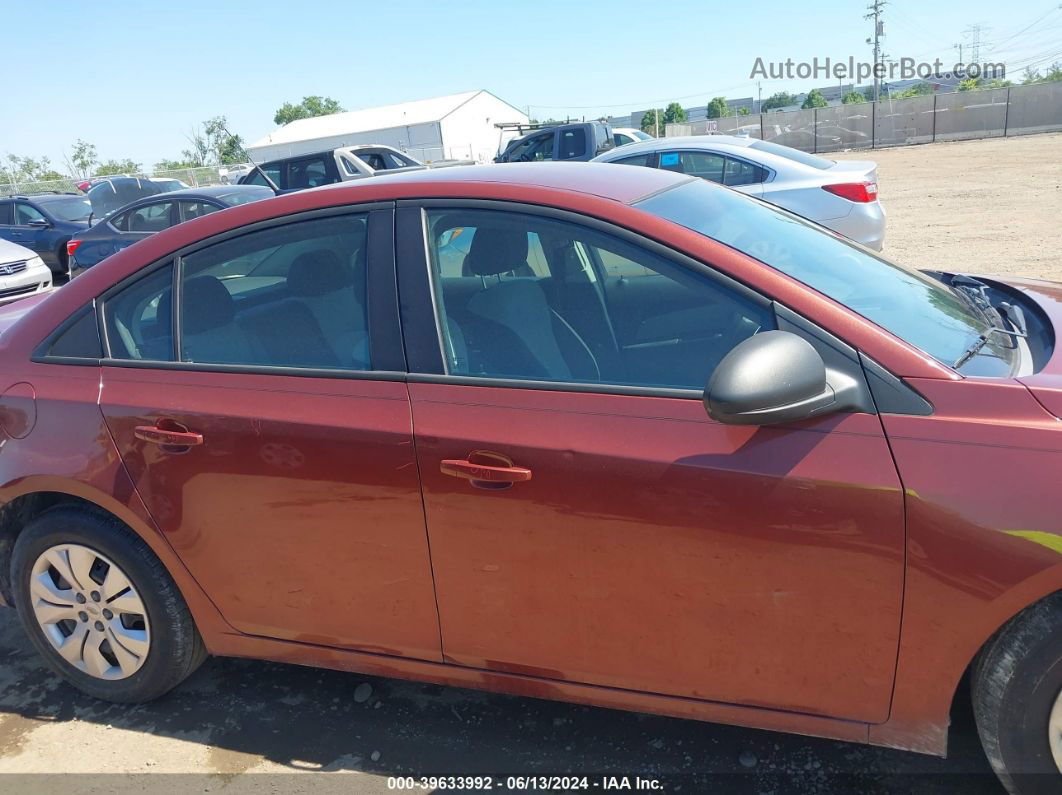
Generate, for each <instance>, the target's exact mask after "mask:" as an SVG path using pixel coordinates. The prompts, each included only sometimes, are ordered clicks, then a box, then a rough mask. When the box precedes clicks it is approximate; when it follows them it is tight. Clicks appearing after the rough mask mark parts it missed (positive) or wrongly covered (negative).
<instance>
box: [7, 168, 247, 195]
mask: <svg viewBox="0 0 1062 795" xmlns="http://www.w3.org/2000/svg"><path fill="white" fill-rule="evenodd" d="M247 168H249V165H247V164H241V165H231V166H203V167H201V168H179V169H175V170H172V171H144V172H138V173H135V174H111V175H108V176H115V177H118V176H122V177H141V178H144V179H176V180H179V181H181V182H183V183H184V184H185V185H187V186H188V187H189V188H198V187H201V186H203V185H224V184H229V183H235V182H236V180H237V179H239V177H240V175H241V174H243V173H245V171H246V169H247ZM101 179H107V177H106V176H101V177H91V178H90V179H89V180H79V179H71V178H66V179H58V180H52V181H48V182H9V183H0V196H8V195H16V194H17V195H24V196H29V195H33V194H36V193H80V192H81V191H80V190H79V189H78V187H77V186H78V184H79V183H84V182H87V181H96V180H101Z"/></svg>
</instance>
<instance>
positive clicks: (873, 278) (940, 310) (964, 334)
mask: <svg viewBox="0 0 1062 795" xmlns="http://www.w3.org/2000/svg"><path fill="white" fill-rule="evenodd" d="M635 206H636V207H639V208H640V209H643V210H646V211H648V212H650V213H653V214H654V215H657V216H660V217H661V218H665V219H667V220H669V221H673V222H674V223H677V224H680V225H682V226H685V227H687V228H689V229H692V230H694V231H695V232H699V233H700V234H702V235H705V236H706V237H710V238H712V239H714V240H718V241H719V242H720V243H725V244H726V245H728V246H731V247H733V248H736V249H737V250H739V251H742V252H744V253H745V254H748V255H749V256H751V257H755V258H756V259H758V260H759V261H760V262H763V263H764V264H766V265H769V266H771V267H772V268H775V269H777V270H780V271H781V272H782V273H785V274H787V275H789V276H792V277H793V278H794V279H797V280H798V281H801V282H803V283H804V284H806V285H808V286H809V287H812V288H814V289H815V290H818V291H819V292H820V293H823V294H825V295H827V296H829V297H830V298H832V299H834V300H835V301H837V302H839V303H841V304H844V305H845V306H847V307H849V308H850V309H852V310H853V311H855V312H858V313H859V314H860V315H862V316H863V317H865V318H867V319H868V320H871V321H873V322H874V323H876V324H878V325H879V326H881V327H882V328H884V329H886V330H888V331H890V332H892V333H893V334H895V335H896V336H897V337H900V338H901V339H903V340H906V341H907V342H909V343H910V344H911V345H914V346H915V347H916V348H919V349H921V350H923V351H925V352H926V353H928V354H929V355H930V356H932V357H933V358H935V359H937V360H938V361H940V362H942V363H944V364H946V365H948V366H949V367H953V366H954V365H955V363H956V362H957V361H959V359H960V358H961V357H962V356H963V354H964V353H966V351H967V350H969V349H970V347H971V346H972V345H973V344H974V343H976V342H977V341H978V339H979V338H980V337H981V335H982V333H984V332H985V330H986V329H987V328H988V323H987V322H986V319H985V317H984V316H983V315H982V314H981V313H980V312H979V311H978V310H977V309H976V308H975V307H974V306H972V305H971V303H970V302H969V301H968V300H966V299H965V298H963V297H962V296H961V294H959V293H958V292H956V291H955V290H952V289H951V288H950V287H948V286H947V285H945V284H944V283H942V282H940V281H938V280H936V279H934V278H932V277H930V276H928V275H926V274H924V273H922V272H921V271H917V270H914V269H911V268H907V267H904V266H902V265H897V264H895V263H892V262H889V261H888V260H885V259H882V258H881V257H879V256H876V255H874V254H872V253H871V252H869V251H868V250H866V249H864V248H862V247H859V246H857V245H855V244H853V243H849V242H847V241H845V240H844V239H843V238H839V237H836V236H834V235H833V234H830V233H828V232H825V231H823V230H822V229H820V228H819V227H818V226H816V225H815V224H812V223H811V222H809V221H805V220H804V219H802V218H800V217H798V216H795V215H793V214H791V213H788V212H784V211H782V210H779V209H777V208H774V207H771V206H770V205H768V204H765V203H764V202H761V201H757V200H755V199H750V198H748V197H747V196H744V195H743V194H740V193H737V192H734V191H731V190H729V189H727V188H723V187H720V186H718V185H713V184H712V183H710V182H706V181H704V180H701V179H694V180H690V181H689V182H684V183H682V184H681V185H678V186H677V187H674V188H672V189H670V190H667V191H664V192H663V193H657V194H655V195H653V196H650V197H649V198H646V199H643V200H642V201H640V202H637V203H636V204H635ZM1014 363H1015V351H1014V349H1013V345H1012V344H1011V343H1010V342H1009V340H1007V338H1006V337H1005V336H1004V335H999V334H995V335H992V336H991V337H990V338H989V342H988V344H986V345H985V346H984V347H983V348H981V350H980V351H979V352H978V353H977V355H975V356H974V357H972V358H971V359H970V360H969V361H968V362H966V363H965V364H963V365H962V367H961V369H962V371H963V372H964V373H967V374H969V375H987V376H1008V375H1010V373H1011V371H1012V367H1013V364H1014Z"/></svg>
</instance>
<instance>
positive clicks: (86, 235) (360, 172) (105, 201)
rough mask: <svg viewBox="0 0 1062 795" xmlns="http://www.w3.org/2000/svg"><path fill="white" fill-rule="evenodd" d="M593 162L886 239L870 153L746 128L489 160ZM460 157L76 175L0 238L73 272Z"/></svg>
mask: <svg viewBox="0 0 1062 795" xmlns="http://www.w3.org/2000/svg"><path fill="white" fill-rule="evenodd" d="M520 132H524V128H521V129H520ZM591 160H592V161H594V162H601V163H616V164H621V165H636V166H645V167H649V168H658V169H662V170H666V171H675V172H679V173H683V174H688V175H690V176H693V177H700V178H702V179H706V180H709V181H711V182H717V183H719V184H722V185H726V186H728V187H731V188H734V189H735V190H738V191H740V192H742V193H747V194H749V195H752V196H756V197H758V198H761V199H763V200H764V201H767V202H770V203H772V204H776V205H778V206H780V207H784V208H786V209H788V210H791V211H792V212H794V213H797V214H798V215H800V216H803V217H804V218H807V219H809V220H812V221H815V222H817V223H821V224H822V225H824V226H826V227H827V228H829V229H832V230H834V231H835V232H837V233H838V234H841V235H844V236H845V237H848V238H850V239H852V240H855V241H857V242H859V243H862V244H863V245H866V246H868V247H870V248H873V249H876V250H880V249H881V247H882V245H883V243H884V237H885V212H884V209H883V208H882V206H881V203H880V201H879V200H878V196H877V171H876V165H875V164H874V163H872V162H868V161H833V160H827V159H825V158H822V157H818V156H816V155H812V154H808V153H805V152H802V151H800V150H797V149H791V148H789V147H786V146H782V145H779V144H776V143H772V142H768V141H761V140H758V139H754V138H751V137H740V136H725V135H707V136H692V137H683V138H671V139H669V138H661V139H655V138H652V137H650V136H648V135H646V134H645V133H644V132H642V131H640V130H634V129H628V128H617V129H613V128H612V127H611V126H610V125H609V124H608V123H606V122H601V121H590V122H577V123H567V124H559V125H551V126H548V127H534V128H532V129H530V130H528V131H526V133H525V134H523V135H521V136H520V137H517V138H515V139H513V140H511V141H510V142H509V143H508V144H507V145H506V146H505V147H504V149H503V150H502V152H501V153H499V155H498V156H497V157H496V158H495V162H498V163H504V162H538V161H568V162H571V161H591ZM464 164H466V161H444V162H441V163H433V164H431V166H429V165H426V164H424V163H421V162H420V161H418V160H416V159H414V158H412V157H410V156H409V155H407V154H405V153H403V152H401V151H399V150H397V149H394V148H393V147H389V146H383V145H360V146H346V147H339V148H336V149H329V150H325V151H322V152H317V153H313V154H302V155H298V156H295V157H290V158H282V159H277V160H272V161H269V162H265V163H261V164H257V165H252V166H251V167H250V168H249V169H248V170H245V171H236V170H234V171H232V172H231V173H229V172H226V175H225V176H226V178H232V177H235V176H236V175H237V174H241V175H240V176H239V178H238V181H239V186H230V187H232V188H236V187H255V186H257V187H258V188H260V190H259V192H257V193H255V192H250V193H241V192H240V191H233V190H226V189H225V188H224V187H222V188H219V189H211V188H207V189H197V190H198V192H196V193H193V194H187V195H185V196H183V197H181V198H168V199H160V200H158V201H149V200H148V199H150V198H151V197H159V196H161V195H163V194H167V195H168V194H170V193H173V192H181V191H185V190H187V186H186V185H185V184H184V183H182V182H180V181H179V180H174V179H165V178H146V177H126V176H120V177H108V178H102V179H97V180H93V181H91V182H87V183H83V184H82V186H81V187H82V189H83V190H84V191H85V197H77V196H70V195H62V194H61V195H54V196H49V195H44V196H33V197H26V196H22V197H10V198H8V199H7V200H0V237H2V238H6V239H8V240H11V241H12V242H16V243H25V244H26V245H27V247H29V248H31V249H32V250H34V251H35V252H37V253H38V254H39V255H40V256H41V257H42V259H43V260H44V261H45V262H46V263H47V264H48V265H49V267H51V268H52V269H53V271H55V272H56V273H57V274H69V275H71V276H72V275H76V273H78V272H80V271H83V270H84V269H85V268H89V267H92V266H93V265H95V264H96V263H97V262H99V261H100V260H101V259H103V258H104V257H106V256H109V255H110V254H113V253H115V252H116V251H118V250H120V249H121V248H124V247H125V246H127V245H130V244H131V243H133V242H135V241H136V240H139V239H141V238H143V237H145V236H147V235H149V234H152V233H154V232H157V231H160V230H162V229H165V228H168V227H170V226H173V225H174V224H177V223H180V222H182V221H184V220H187V219H188V218H190V217H196V215H198V214H202V213H203V212H204V211H210V210H213V209H219V208H221V207H224V206H231V205H232V204H236V203H241V202H243V201H253V200H257V199H260V198H265V197H268V196H270V195H273V194H274V193H290V192H293V191H299V190H306V189H309V188H317V187H322V186H324V185H330V184H334V183H337V182H347V181H353V180H360V179H367V178H371V177H376V176H379V175H381V174H393V173H401V172H409V171H418V170H422V169H426V168H441V167H447V166H453V165H464ZM262 191H269V192H268V193H265V192H262ZM86 200H87V201H86ZM5 208H6V209H5ZM193 208H198V209H193ZM93 222H95V226H93V227H92V230H91V231H88V228H89V225H90V223H93Z"/></svg>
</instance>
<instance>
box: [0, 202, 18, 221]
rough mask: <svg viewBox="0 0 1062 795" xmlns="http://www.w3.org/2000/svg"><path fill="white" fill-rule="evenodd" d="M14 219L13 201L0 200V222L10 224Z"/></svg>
mask: <svg viewBox="0 0 1062 795" xmlns="http://www.w3.org/2000/svg"><path fill="white" fill-rule="evenodd" d="M14 220H15V213H14V207H13V206H12V204H11V202H0V224H5V225H6V224H10V223H11V222H12V221H14Z"/></svg>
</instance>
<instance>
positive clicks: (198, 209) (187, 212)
mask: <svg viewBox="0 0 1062 795" xmlns="http://www.w3.org/2000/svg"><path fill="white" fill-rule="evenodd" d="M218 209H219V208H218V207H215V206H214V205H213V204H209V203H208V202H201V201H195V202H188V201H183V202H181V215H182V216H183V217H184V220H185V221H191V220H192V219H193V218H199V217H200V216H203V215H209V214H210V213H212V212H216V211H217V210H218Z"/></svg>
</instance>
